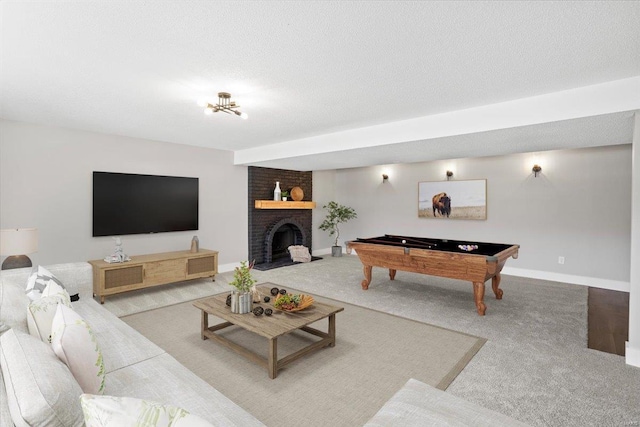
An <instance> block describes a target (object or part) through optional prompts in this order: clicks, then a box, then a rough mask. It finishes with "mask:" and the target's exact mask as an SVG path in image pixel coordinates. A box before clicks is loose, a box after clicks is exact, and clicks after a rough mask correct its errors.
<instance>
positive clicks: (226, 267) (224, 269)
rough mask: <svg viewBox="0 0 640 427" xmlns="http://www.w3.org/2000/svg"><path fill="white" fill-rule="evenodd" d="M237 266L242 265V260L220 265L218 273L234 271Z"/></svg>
mask: <svg viewBox="0 0 640 427" xmlns="http://www.w3.org/2000/svg"><path fill="white" fill-rule="evenodd" d="M236 267H240V262H232V263H231V264H221V265H218V273H226V272H227V271H233V270H234V269H235V268H236Z"/></svg>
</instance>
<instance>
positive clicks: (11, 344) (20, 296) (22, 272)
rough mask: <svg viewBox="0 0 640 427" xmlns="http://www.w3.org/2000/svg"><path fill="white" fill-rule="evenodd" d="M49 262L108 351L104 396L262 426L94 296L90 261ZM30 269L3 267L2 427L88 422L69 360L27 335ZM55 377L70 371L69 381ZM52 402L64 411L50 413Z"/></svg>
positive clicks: (218, 420) (0, 325)
mask: <svg viewBox="0 0 640 427" xmlns="http://www.w3.org/2000/svg"><path fill="white" fill-rule="evenodd" d="M47 269H48V270H49V271H50V272H51V273H53V274H54V275H55V276H56V277H57V278H58V279H59V280H60V281H61V282H62V283H63V284H64V285H65V287H66V288H67V290H69V293H70V294H71V293H75V292H77V293H78V294H79V297H80V298H79V300H78V301H75V302H72V303H71V308H72V309H73V310H74V311H75V312H76V313H77V314H79V315H80V316H82V318H84V320H86V322H87V323H88V324H89V325H90V326H91V328H92V330H93V333H94V335H95V337H96V339H97V343H98V345H99V347H100V350H101V352H102V358H103V362H104V368H105V369H104V371H105V373H106V375H105V381H104V385H105V388H104V395H108V396H119V397H133V398H138V399H145V400H149V401H155V402H159V403H161V404H163V405H173V406H177V407H180V408H183V409H185V410H186V411H188V412H190V413H192V414H194V415H196V416H199V417H201V418H203V419H204V420H207V421H208V422H209V423H211V424H213V425H219V426H243V427H244V426H261V425H263V424H262V423H261V422H260V421H258V420H257V419H256V418H255V417H253V416H252V415H251V414H249V413H248V412H246V411H245V410H244V409H242V408H241V407H239V406H238V405H236V404H235V403H233V402H232V401H231V400H229V399H228V398H227V397H225V396H224V395H223V394H221V393H220V392H219V391H217V390H216V389H215V388H214V387H212V386H211V385H209V384H208V383H206V382H205V381H203V380H202V379H200V378H199V377H197V376H196V375H195V374H193V373H192V372H191V371H189V370H188V369H187V368H185V367H184V366H183V365H181V364H180V363H179V362H178V361H176V360H175V359H174V358H173V357H171V356H170V355H169V354H167V353H166V352H165V351H164V350H162V349H161V348H160V347H158V346H157V345H155V344H154V343H152V342H151V341H149V340H148V339H146V338H145V337H144V336H142V335H141V334H140V333H138V332H137V331H135V330H134V329H133V328H131V327H130V326H128V325H127V324H125V323H124V322H123V321H121V320H120V319H118V318H117V317H116V316H114V315H113V314H112V313H111V312H109V311H108V310H106V309H105V308H104V307H103V306H101V305H100V304H99V303H98V302H96V301H95V300H94V299H93V297H92V296H93V295H92V277H93V276H92V269H91V266H90V265H89V264H88V263H70V264H58V265H53V266H47ZM30 273H31V269H29V268H27V269H15V270H5V271H2V272H0V334H1V335H0V427H8V426H13V425H16V426H23V425H53V426H55V425H60V426H64V427H68V426H69V425H83V423H84V421H83V419H82V408H81V404H80V394H82V391H81V389H80V387H79V386H76V385H74V384H73V376H72V375H71V376H70V372H65V368H66V365H64V364H61V362H60V361H59V360H57V359H56V357H55V355H53V353H51V354H49V353H48V352H49V349H48V348H47V344H46V343H44V342H43V341H39V340H38V339H36V338H34V337H32V336H29V335H28V334H29V330H28V326H27V307H28V305H29V302H30V300H29V298H27V296H26V294H25V285H26V283H27V279H28V277H29V275H30ZM5 335H6V336H5ZM49 346H50V345H49ZM35 353H37V357H34V356H35ZM52 355H53V356H52ZM25 372H26V373H25ZM56 376H61V377H62V378H64V386H63V385H61V382H57V381H59V380H54V379H53V378H57V377H56ZM69 377H70V378H71V380H68V378H69ZM52 406H57V408H58V409H57V410H59V411H61V413H56V414H54V415H51V407H52ZM78 414H79V415H78Z"/></svg>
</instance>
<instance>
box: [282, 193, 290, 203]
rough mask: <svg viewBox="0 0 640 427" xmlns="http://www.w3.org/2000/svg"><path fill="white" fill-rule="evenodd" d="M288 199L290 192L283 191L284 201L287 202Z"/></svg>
mask: <svg viewBox="0 0 640 427" xmlns="http://www.w3.org/2000/svg"><path fill="white" fill-rule="evenodd" d="M287 197H289V192H288V191H283V192H282V201H283V202H286V201H287Z"/></svg>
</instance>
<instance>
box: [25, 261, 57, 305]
mask: <svg viewBox="0 0 640 427" xmlns="http://www.w3.org/2000/svg"><path fill="white" fill-rule="evenodd" d="M50 281H54V282H55V283H56V284H58V286H60V287H62V288H63V289H64V285H63V284H62V282H61V281H60V280H58V279H57V278H56V276H54V275H53V274H52V273H51V272H50V271H49V270H47V269H46V268H44V267H42V266H41V265H39V266H38V267H36V268H34V269H33V273H31V275H30V276H29V278H28V279H27V290H26V292H27V296H28V297H29V299H30V300H31V301H36V300H39V299H40V298H41V297H42V292H43V291H44V288H45V287H46V286H47V284H48V283H49V282H50Z"/></svg>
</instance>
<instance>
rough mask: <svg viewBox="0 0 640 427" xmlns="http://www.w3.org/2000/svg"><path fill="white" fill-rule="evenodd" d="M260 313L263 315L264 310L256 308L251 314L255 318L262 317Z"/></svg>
mask: <svg viewBox="0 0 640 427" xmlns="http://www.w3.org/2000/svg"><path fill="white" fill-rule="evenodd" d="M262 313H264V308H262V307H256V308H254V309H253V314H255V315H256V316H262Z"/></svg>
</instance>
